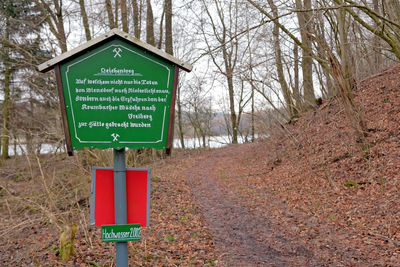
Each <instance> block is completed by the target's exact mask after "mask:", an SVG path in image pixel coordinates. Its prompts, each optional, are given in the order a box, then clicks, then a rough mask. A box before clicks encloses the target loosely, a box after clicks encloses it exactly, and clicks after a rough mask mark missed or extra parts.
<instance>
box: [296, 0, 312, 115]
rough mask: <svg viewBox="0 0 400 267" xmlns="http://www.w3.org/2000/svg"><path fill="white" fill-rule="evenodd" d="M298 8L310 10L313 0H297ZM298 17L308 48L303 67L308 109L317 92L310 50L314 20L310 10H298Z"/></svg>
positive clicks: (305, 44) (305, 97)
mask: <svg viewBox="0 0 400 267" xmlns="http://www.w3.org/2000/svg"><path fill="white" fill-rule="evenodd" d="M296 8H297V9H304V10H310V9H311V0H303V3H302V1H301V0H296ZM297 18H298V21H299V26H300V35H301V41H302V43H303V46H305V47H307V50H304V49H303V53H302V60H301V69H302V73H303V88H304V106H305V108H306V109H309V108H312V107H313V106H315V93H314V85H313V75H312V72H313V71H312V69H313V65H312V63H313V62H312V57H311V56H312V55H311V54H310V53H308V51H311V50H312V47H311V45H312V44H311V38H310V37H309V35H310V34H311V32H312V22H311V20H312V19H311V16H310V14H309V11H308V12H307V11H304V12H297Z"/></svg>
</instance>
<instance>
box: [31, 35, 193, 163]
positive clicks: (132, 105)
mask: <svg viewBox="0 0 400 267" xmlns="http://www.w3.org/2000/svg"><path fill="white" fill-rule="evenodd" d="M38 69H39V71H42V72H46V71H49V70H51V69H54V70H55V74H56V78H57V87H58V91H59V96H60V107H61V111H62V118H63V125H64V132H65V137H66V145H67V150H68V153H69V154H70V155H72V153H73V150H74V149H82V148H85V147H89V148H99V149H105V148H115V149H122V148H124V147H128V148H133V149H136V148H146V147H152V148H155V149H167V151H169V149H170V148H171V146H172V136H173V120H174V112H175V109H174V105H175V97H176V87H177V84H178V73H179V69H183V70H185V71H191V69H192V66H191V65H190V64H187V63H185V62H182V61H180V60H178V59H176V58H174V57H172V56H171V55H169V54H167V53H165V52H163V51H161V50H159V49H157V48H155V47H153V46H150V45H148V44H146V43H143V42H141V41H140V40H138V39H136V38H133V37H131V36H129V35H128V34H127V33H124V32H122V31H120V30H118V29H113V30H111V31H110V32H108V33H106V34H104V35H102V36H99V37H97V38H95V39H92V40H90V41H88V42H87V43H85V44H83V45H81V46H79V47H77V48H74V49H72V50H71V51H68V52H66V53H64V54H61V55H60V56H58V57H56V58H53V59H51V60H49V61H47V62H45V63H43V64H41V65H40V66H39V67H38Z"/></svg>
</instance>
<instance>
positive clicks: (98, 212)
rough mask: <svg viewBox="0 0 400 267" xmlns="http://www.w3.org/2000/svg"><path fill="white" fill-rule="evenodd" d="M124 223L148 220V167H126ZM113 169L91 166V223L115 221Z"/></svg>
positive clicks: (142, 223)
mask: <svg viewBox="0 0 400 267" xmlns="http://www.w3.org/2000/svg"><path fill="white" fill-rule="evenodd" d="M126 201H127V224H140V226H141V227H145V226H149V223H150V169H131V168H129V169H127V170H126ZM114 212H115V209H114V170H113V169H112V168H99V167H93V168H92V184H91V195H90V223H91V224H92V225H96V226H101V225H110V224H115V214H114Z"/></svg>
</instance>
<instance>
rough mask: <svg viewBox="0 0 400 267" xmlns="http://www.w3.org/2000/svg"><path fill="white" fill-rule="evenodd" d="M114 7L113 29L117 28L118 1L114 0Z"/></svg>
mask: <svg viewBox="0 0 400 267" xmlns="http://www.w3.org/2000/svg"><path fill="white" fill-rule="evenodd" d="M114 6H115V14H114V19H115V21H114V25H115V28H118V10H119V8H118V6H119V1H118V0H115V4H114Z"/></svg>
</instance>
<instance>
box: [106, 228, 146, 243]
mask: <svg viewBox="0 0 400 267" xmlns="http://www.w3.org/2000/svg"><path fill="white" fill-rule="evenodd" d="M101 241H103V242H128V241H140V224H122V225H117V224H116V225H102V226H101Z"/></svg>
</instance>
